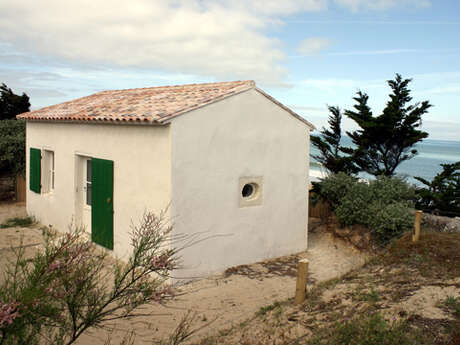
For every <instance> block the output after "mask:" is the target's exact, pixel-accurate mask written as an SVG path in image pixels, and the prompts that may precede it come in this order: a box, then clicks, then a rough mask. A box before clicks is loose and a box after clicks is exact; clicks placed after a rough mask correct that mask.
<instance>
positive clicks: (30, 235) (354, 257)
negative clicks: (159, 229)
mask: <svg viewBox="0 0 460 345" xmlns="http://www.w3.org/2000/svg"><path fill="white" fill-rule="evenodd" d="M24 214H25V211H24V207H23V206H20V205H19V206H18V205H17V204H12V205H10V204H9V205H6V204H3V205H0V222H2V221H3V220H4V219H5V217H6V218H7V217H11V216H17V215H24ZM2 218H3V219H2ZM21 234H23V235H24V236H25V237H24V238H25V243H29V242H30V243H35V242H36V241H37V240H38V239H39V235H40V231H39V230H38V229H37V228H35V229H20V228H10V229H0V252H1V253H0V255H1V257H2V259H1V263H0V264H2V265H3V263H4V262H3V261H4V260H3V258H4V257H5V256H7V251H8V250H7V247H9V246H10V245H11V244H13V243H15V242H17V243H19V238H20V236H21ZM300 258H307V259H309V262H310V265H309V283H310V284H316V283H318V282H321V281H324V280H328V279H331V278H334V277H337V276H340V275H342V274H344V273H346V272H348V271H350V270H351V269H354V268H356V267H359V266H361V265H362V264H363V263H364V262H365V260H366V256H365V255H364V254H361V253H359V252H358V251H356V250H355V249H353V248H351V247H350V246H349V245H347V244H345V243H344V242H342V241H341V240H339V239H335V238H333V237H332V236H331V235H330V234H329V233H325V232H323V231H321V227H320V228H318V229H317V230H316V232H314V233H310V235H309V248H308V250H307V251H306V252H302V253H299V254H297V255H291V256H286V257H282V258H277V259H275V260H269V261H264V262H261V263H257V264H252V265H244V266H239V267H235V268H232V269H229V270H227V272H226V273H224V274H221V275H216V276H212V277H209V278H206V279H201V280H199V281H195V282H192V283H189V284H187V285H184V286H182V287H181V288H180V289H179V292H180V296H178V297H177V298H176V299H175V300H174V301H172V302H170V303H169V304H168V305H167V306H159V305H149V306H147V307H146V308H144V309H143V312H145V313H147V314H150V316H148V317H139V318H136V319H133V320H124V321H120V322H118V323H116V324H112V325H107V326H108V327H109V328H113V329H115V330H112V331H107V330H95V331H93V332H91V333H89V334H87V335H85V336H84V337H82V338H81V339H80V340H79V341H78V344H80V345H95V344H103V343H104V341H105V340H106V339H107V335H108V334H111V338H112V341H113V344H118V343H119V341H120V340H121V339H122V337H123V335H124V334H125V332H126V331H129V330H131V329H133V330H134V331H135V334H136V342H135V344H152V340H153V339H160V338H162V337H166V336H168V335H169V334H171V332H172V331H173V330H174V328H175V327H176V326H177V324H178V323H179V321H180V320H181V318H182V317H183V316H184V315H185V314H186V313H187V311H189V310H191V311H192V312H196V313H197V315H198V317H197V318H196V320H195V324H194V325H193V328H198V327H200V326H203V325H206V324H208V323H210V324H209V325H208V326H207V327H205V328H204V329H203V330H201V331H200V332H199V333H197V335H196V337H199V336H203V335H205V334H212V333H214V332H217V331H219V330H222V329H227V328H229V327H231V326H232V325H237V324H239V323H240V322H243V321H245V320H246V319H248V318H249V317H251V316H253V315H254V313H255V312H257V311H258V310H259V309H260V308H261V307H264V306H267V305H270V304H272V303H274V302H275V301H282V300H285V299H287V298H290V297H293V294H294V291H295V274H296V265H297V261H298V260H299V259H300ZM196 337H195V338H194V339H195V340H196Z"/></svg>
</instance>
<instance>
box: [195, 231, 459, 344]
mask: <svg viewBox="0 0 460 345" xmlns="http://www.w3.org/2000/svg"><path fill="white" fill-rule="evenodd" d="M459 262H460V234H443V233H425V234H423V236H422V237H421V239H420V241H419V242H418V243H417V244H414V243H412V241H411V236H410V235H406V236H404V237H402V238H401V239H399V240H397V241H395V242H394V243H393V244H392V245H391V246H390V247H389V249H388V250H387V251H386V252H384V253H383V254H381V255H378V256H376V257H375V258H373V259H372V260H371V261H369V262H368V264H366V265H365V266H364V267H363V268H361V269H359V270H355V271H352V272H350V273H348V274H346V275H344V276H342V277H340V278H336V279H332V280H329V281H327V282H323V283H319V284H317V285H315V286H314V287H313V288H311V289H310V290H309V291H308V297H307V300H306V301H305V303H304V304H303V305H301V306H296V305H294V304H293V301H292V300H286V301H282V302H276V303H274V304H271V305H268V306H265V307H262V308H261V309H260V310H259V312H258V313H256V315H254V316H253V317H252V318H250V319H248V320H247V321H246V322H244V323H242V324H240V325H237V326H233V327H230V328H228V329H226V330H225V331H221V332H220V333H218V334H215V335H213V336H210V337H207V338H205V339H203V340H202V341H201V342H198V343H196V344H200V345H212V344H251V345H258V344H273V345H277V344H280V345H289V344H290V345H293V344H305V345H336V344H354V345H365V344H385V345H405V344H407V345H408V344H411V345H412V344H420V345H441V344H443V345H455V344H459V343H458V340H459V338H460V334H459V333H458V332H459V330H460V315H459V314H458V313H457V309H458V301H459V300H460V289H459V288H460V265H458V263H459Z"/></svg>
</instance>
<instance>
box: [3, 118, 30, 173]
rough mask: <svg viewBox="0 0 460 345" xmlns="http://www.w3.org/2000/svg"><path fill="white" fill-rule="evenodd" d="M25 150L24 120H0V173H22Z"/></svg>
mask: <svg viewBox="0 0 460 345" xmlns="http://www.w3.org/2000/svg"><path fill="white" fill-rule="evenodd" d="M25 150H26V124H25V121H23V120H3V121H0V175H10V174H12V175H24V174H25V169H26V165H25V159H26V155H25Z"/></svg>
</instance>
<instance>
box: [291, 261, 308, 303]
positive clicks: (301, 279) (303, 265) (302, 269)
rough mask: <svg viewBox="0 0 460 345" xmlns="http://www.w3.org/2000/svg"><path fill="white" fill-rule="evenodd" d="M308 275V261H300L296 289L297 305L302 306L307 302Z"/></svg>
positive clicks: (295, 300)
mask: <svg viewBox="0 0 460 345" xmlns="http://www.w3.org/2000/svg"><path fill="white" fill-rule="evenodd" d="M307 274H308V260H307V259H302V260H299V263H298V265H297V282H296V287H295V299H294V303H295V304H301V303H303V301H305V297H306V294H307Z"/></svg>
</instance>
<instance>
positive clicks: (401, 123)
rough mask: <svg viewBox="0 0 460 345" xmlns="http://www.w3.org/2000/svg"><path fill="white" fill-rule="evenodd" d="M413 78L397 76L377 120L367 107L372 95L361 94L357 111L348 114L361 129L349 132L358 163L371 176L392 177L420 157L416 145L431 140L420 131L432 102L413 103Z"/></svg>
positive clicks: (355, 161) (356, 99)
mask: <svg viewBox="0 0 460 345" xmlns="http://www.w3.org/2000/svg"><path fill="white" fill-rule="evenodd" d="M410 82H411V79H402V77H401V75H399V74H396V77H395V79H394V80H389V81H388V85H389V86H390V87H391V89H392V93H391V94H390V95H389V96H390V100H389V101H388V102H387V104H386V107H385V109H384V110H383V113H382V114H381V115H379V116H376V117H374V116H373V115H372V111H371V109H370V107H369V106H368V105H367V101H368V99H369V96H368V95H367V94H365V93H363V92H361V91H358V92H357V96H356V97H354V98H353V99H354V100H355V101H356V102H357V104H356V105H355V106H354V109H355V110H354V111H352V110H346V111H345V115H346V116H348V117H349V118H351V119H353V120H354V121H355V122H356V123H357V124H358V126H359V127H360V129H359V130H356V131H354V132H347V134H348V135H349V136H350V137H351V139H352V141H353V143H354V144H355V145H356V149H354V150H353V156H354V163H355V164H356V166H357V167H358V168H359V169H360V170H361V171H365V172H367V173H369V174H371V175H375V176H378V175H385V176H392V175H394V173H395V170H396V168H397V167H398V165H399V164H401V163H402V162H404V161H406V160H408V159H411V158H412V157H414V156H415V155H416V154H417V150H416V149H414V148H413V146H414V145H415V144H416V143H417V142H419V141H421V140H423V139H424V138H426V137H428V133H426V132H423V131H422V130H421V129H420V126H421V124H422V115H423V114H425V113H426V112H427V111H428V109H429V108H430V107H431V104H430V103H429V102H428V101H423V102H422V103H415V104H410V105H409V104H408V103H409V102H411V100H412V97H411V96H410V90H409V89H408V84H409V83H410Z"/></svg>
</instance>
